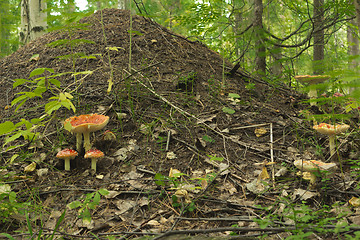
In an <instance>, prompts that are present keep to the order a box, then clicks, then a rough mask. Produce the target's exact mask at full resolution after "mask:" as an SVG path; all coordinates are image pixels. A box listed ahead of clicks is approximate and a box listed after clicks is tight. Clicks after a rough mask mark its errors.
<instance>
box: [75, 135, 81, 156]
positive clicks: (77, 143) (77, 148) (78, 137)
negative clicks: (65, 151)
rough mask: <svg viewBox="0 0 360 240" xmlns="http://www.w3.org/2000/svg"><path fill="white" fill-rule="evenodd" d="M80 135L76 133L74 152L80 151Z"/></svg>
mask: <svg viewBox="0 0 360 240" xmlns="http://www.w3.org/2000/svg"><path fill="white" fill-rule="evenodd" d="M81 143H82V135H81V133H76V150H77V151H78V152H80V151H81Z"/></svg>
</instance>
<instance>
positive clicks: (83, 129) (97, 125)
mask: <svg viewBox="0 0 360 240" xmlns="http://www.w3.org/2000/svg"><path fill="white" fill-rule="evenodd" d="M108 122H109V117H108V116H104V115H99V114H86V115H80V116H74V117H70V118H68V119H66V120H65V121H64V127H65V129H66V130H68V131H70V132H72V133H76V149H77V150H78V151H80V149H81V140H82V139H81V134H83V135H84V148H85V151H89V150H90V148H91V143H90V132H95V131H98V130H100V129H103V128H104V127H105V126H106V124H107V123H108Z"/></svg>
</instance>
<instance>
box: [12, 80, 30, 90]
mask: <svg viewBox="0 0 360 240" xmlns="http://www.w3.org/2000/svg"><path fill="white" fill-rule="evenodd" d="M26 82H28V80H27V79H15V82H14V83H13V88H16V87H17V86H19V85H22V84H24V83H26Z"/></svg>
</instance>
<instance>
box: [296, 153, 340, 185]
mask: <svg viewBox="0 0 360 240" xmlns="http://www.w3.org/2000/svg"><path fill="white" fill-rule="evenodd" d="M294 165H295V167H297V168H298V169H300V170H301V171H303V172H304V173H309V180H310V187H314V186H315V185H316V178H317V177H316V174H315V173H318V172H320V171H333V170H334V169H335V168H336V164H335V163H324V162H321V161H316V160H310V161H303V160H296V161H294Z"/></svg>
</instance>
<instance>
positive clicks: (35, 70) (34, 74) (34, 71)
mask: <svg viewBox="0 0 360 240" xmlns="http://www.w3.org/2000/svg"><path fill="white" fill-rule="evenodd" d="M45 70H46V68H36V69H34V70H33V71H32V72H31V73H30V75H29V78H32V77H33V76H36V75H41V74H43V73H44V72H45Z"/></svg>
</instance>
